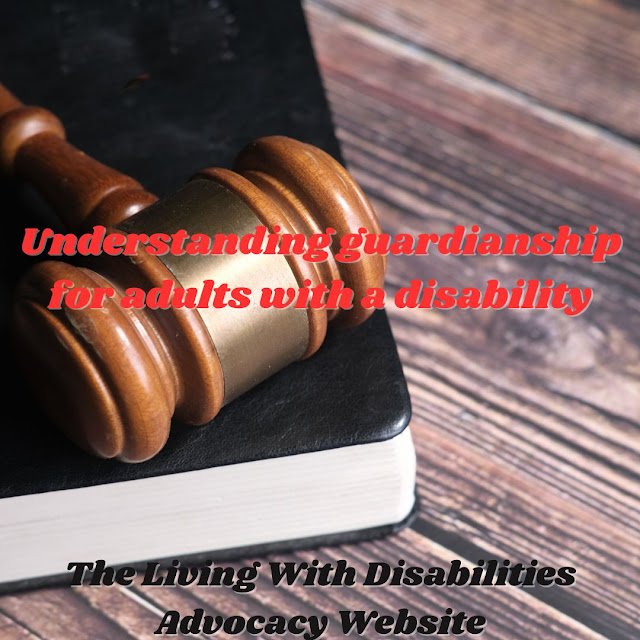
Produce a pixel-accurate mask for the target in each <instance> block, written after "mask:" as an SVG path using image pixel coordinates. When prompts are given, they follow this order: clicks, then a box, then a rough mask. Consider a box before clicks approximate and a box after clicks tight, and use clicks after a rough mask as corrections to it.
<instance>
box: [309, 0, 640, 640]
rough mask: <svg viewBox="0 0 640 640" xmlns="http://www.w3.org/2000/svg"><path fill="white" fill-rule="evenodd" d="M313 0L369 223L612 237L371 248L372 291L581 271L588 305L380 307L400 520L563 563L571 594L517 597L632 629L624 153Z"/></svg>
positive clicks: (632, 305) (633, 535)
mask: <svg viewBox="0 0 640 640" xmlns="http://www.w3.org/2000/svg"><path fill="white" fill-rule="evenodd" d="M321 4H327V3H309V4H308V5H307V12H308V15H309V17H310V21H311V26H312V34H313V37H314V42H315V45H316V52H317V54H318V56H319V59H320V62H321V66H322V68H323V71H324V78H325V83H326V86H327V89H328V92H329V97H330V101H331V103H332V107H333V112H334V115H335V120H336V124H337V126H338V132H339V136H340V138H341V140H342V142H343V147H344V151H345V155H346V158H347V161H348V163H349V166H350V168H351V170H352V171H354V173H355V175H356V177H357V179H358V180H359V181H360V183H361V184H363V186H364V187H365V189H366V190H367V192H368V194H369V195H370V196H372V199H373V203H374V206H375V208H376V210H377V211H378V213H379V215H380V217H381V219H382V221H383V226H384V227H385V228H386V229H385V230H387V231H389V232H399V231H408V232H412V233H418V232H425V231H434V232H437V233H438V232H439V233H442V232H444V231H447V230H450V229H451V227H452V226H453V225H454V224H465V225H467V226H469V225H471V224H473V223H479V224H481V226H482V228H483V229H484V230H493V231H498V232H506V231H518V230H520V231H529V232H533V231H535V230H538V231H539V230H552V229H554V228H556V227H557V226H558V225H561V224H571V226H573V227H574V228H576V229H579V228H584V227H585V226H586V225H587V224H597V225H599V226H600V227H601V229H603V230H604V229H609V230H614V229H618V230H620V232H621V233H623V235H624V237H625V241H626V242H627V244H626V246H625V248H624V250H623V252H622V253H621V254H620V255H619V256H616V258H615V259H611V260H610V261H609V262H608V263H607V264H606V265H593V264H590V263H585V262H583V261H575V260H571V259H569V258H563V259H561V260H545V259H543V260H540V259H536V258H527V259H520V258H492V259H488V260H487V259H485V258H470V259H467V258H447V257H444V256H439V255H431V256H428V257H411V258H404V259H401V258H393V259H390V260H389V274H388V285H389V290H390V291H392V292H393V291H394V290H397V288H399V287H400V286H403V285H405V284H406V283H407V282H408V281H409V280H410V279H411V278H415V277H418V278H422V279H424V280H426V279H427V278H431V277H433V278H436V279H437V280H438V281H439V282H440V283H441V284H452V285H454V286H458V287H459V286H463V285H464V284H468V285H473V286H482V283H483V282H484V281H486V279H488V278H491V277H497V278H499V279H500V280H501V282H512V281H514V280H515V279H516V278H517V277H525V278H547V277H552V278H554V279H556V280H558V281H559V280H562V281H566V282H570V283H574V284H578V283H581V286H586V285H587V283H588V286H592V287H593V288H594V289H595V300H594V302H593V304H592V306H591V307H590V309H589V310H588V312H587V313H585V314H584V315H583V316H581V317H579V318H574V319H571V318H567V317H564V316H562V315H561V314H554V313H553V312H542V313H540V312H537V313H536V312H533V313H527V312H520V311H499V312H460V311H458V312H446V313H444V312H441V313H438V312H428V311H415V312H408V311H406V310H397V309H394V308H393V306H390V307H388V308H389V311H390V312H391V314H392V321H393V328H394V334H395V336H396V339H397V340H398V341H399V345H400V352H401V356H402V359H403V363H404V365H405V372H406V374H407V376H408V379H409V381H410V385H411V393H412V399H413V404H414V412H415V416H414V421H413V426H414V433H415V435H416V443H417V448H418V452H419V464H418V470H419V483H420V488H421V496H422V498H423V517H422V519H421V521H420V522H419V523H418V525H417V530H419V531H421V532H423V533H424V534H425V535H428V536H431V537H434V538H435V539H437V540H438V541H439V542H441V543H443V544H445V545H446V546H448V547H450V548H451V549H455V550H457V551H458V552H459V553H461V554H463V555H465V554H467V555H469V554H477V553H481V554H491V555H492V557H500V556H504V557H508V558H517V559H519V560H522V561H525V560H530V559H531V558H533V557H535V556H538V555H544V557H545V561H547V562H549V563H550V564H556V565H557V564H558V563H560V564H561V563H562V562H563V561H564V562H569V563H573V564H574V565H575V566H577V567H579V575H580V578H579V580H578V582H577V584H576V585H575V587H573V588H572V589H571V590H565V591H564V592H562V593H554V594H553V597H552V598H551V597H547V596H546V595H544V594H541V593H539V592H538V593H536V594H535V595H536V597H539V598H544V599H547V600H549V601H553V604H554V606H556V607H558V608H560V609H561V610H563V611H566V612H567V613H570V615H572V616H575V617H576V618H577V619H580V620H582V621H583V622H585V624H587V625H589V626H590V627H591V628H593V629H595V630H597V631H599V632H601V633H603V634H605V635H607V637H610V638H631V637H635V635H636V634H637V630H638V628H639V627H638V619H637V618H638V617H637V611H638V606H639V603H640V598H639V591H638V587H639V584H638V580H637V577H638V576H639V575H640V564H639V559H638V535H639V534H638V530H639V528H640V512H639V509H638V500H637V496H638V493H639V492H640V484H639V483H638V475H637V469H638V460H639V457H638V454H639V452H640V439H639V436H638V434H639V433H640V430H639V429H638V427H639V426H640V425H639V424H638V416H640V391H639V390H640V375H639V373H640V372H639V371H638V368H637V362H638V359H639V358H638V356H639V350H638V344H639V343H640V326H638V323H636V322H635V320H634V318H635V315H636V313H637V302H636V299H637V291H638V286H639V285H640V278H638V264H639V261H638V255H637V253H636V251H635V250H634V248H633V247H632V246H630V245H632V244H633V243H634V240H635V239H636V238H637V237H638V232H639V227H638V217H637V215H636V212H637V210H638V198H637V195H638V194H637V192H636V186H637V185H638V184H640V183H639V182H638V177H639V176H638V171H639V170H640V154H639V153H638V149H637V147H636V146H635V145H633V144H630V143H628V142H625V141H623V140H620V139H618V138H615V137H613V136H610V135H608V134H607V133H605V132H603V131H602V130H600V129H598V128H596V127H591V126H589V125H584V124H577V123H576V122H575V120H573V119H572V118H569V117H566V116H563V115H561V114H558V113H556V112H554V111H553V110H550V109H546V108H542V107H539V106H535V105H532V104H531V103H529V102H527V101H524V100H523V99H522V98H521V97H520V96H516V95H514V94H513V93H512V92H510V91H508V90H507V89H503V88H499V87H496V86H495V85H494V84H493V83H490V82H487V81H486V80H483V79H481V78H478V77H476V76H474V75H473V74H470V73H469V72H468V71H467V70H465V69H461V68H459V67H455V66H452V65H447V64H444V63H443V62H442V61H441V60H440V59H438V58H435V57H434V56H431V55H430V54H428V53H425V52H422V51H419V50H416V48H415V47H412V46H408V45H406V44H405V43H404V39H403V38H400V41H399V40H398V38H396V37H395V36H396V35H397V34H395V33H394V34H393V35H390V36H389V37H386V36H385V35H384V34H381V33H379V32H377V31H372V30H371V29H370V28H368V27H367V26H366V25H363V24H362V23H360V22H357V21H355V20H347V19H345V16H344V15H341V14H339V13H336V12H334V11H333V10H332V9H331V8H329V9H328V8H326V7H325V6H320V5H321ZM356 4H357V3H356ZM401 35H402V34H401ZM344 60H349V65H348V66H347V65H345V64H344V62H343V61H344ZM594 143H595V144H594ZM604 163H606V171H604V170H602V171H598V167H599V166H600V167H602V166H604ZM623 254H626V255H624V256H623ZM478 557H480V556H478ZM476 559H477V558H476ZM620 567H622V570H620ZM629 576H632V578H631V585H630V584H629ZM538 591H540V590H538Z"/></svg>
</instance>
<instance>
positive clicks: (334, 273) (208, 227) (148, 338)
mask: <svg viewBox="0 0 640 640" xmlns="http://www.w3.org/2000/svg"><path fill="white" fill-rule="evenodd" d="M0 172H1V173H3V174H4V175H5V176H7V177H11V178H15V179H19V180H23V181H27V182H29V183H30V184H32V185H33V186H34V187H35V189H36V190H37V191H38V192H39V193H40V194H41V195H42V196H44V198H45V199H46V200H47V201H48V202H49V203H50V204H51V206H52V207H53V208H54V210H55V211H56V213H57V214H58V216H59V217H60V219H61V221H62V223H63V224H64V225H65V226H66V227H67V228H68V229H69V231H82V230H89V229H94V228H95V227H96V226H100V225H101V226H104V227H106V229H107V231H117V232H118V233H121V234H125V235H126V234H132V233H147V234H149V233H153V232H166V233H172V232H176V231H178V230H186V231H187V232H189V233H206V234H209V235H214V234H218V233H226V234H230V233H234V234H237V235H238V236H242V235H244V234H247V233H250V232H252V231H255V230H256V228H258V227H266V228H267V229H268V230H273V229H274V227H275V229H276V230H280V231H279V232H280V233H285V232H286V233H290V234H303V235H304V236H305V237H310V236H311V235H313V234H317V233H322V232H324V231H325V230H326V229H328V228H332V229H335V236H334V238H335V239H334V242H333V244H332V246H331V250H330V251H328V252H327V253H328V258H327V260H325V261H320V262H311V261H308V260H305V259H303V258H302V257H301V256H300V255H297V254H291V255H280V254H272V255H264V254H261V255H247V254H239V253H236V254H223V255H198V256H193V255H173V254H167V255H164V256H158V255H152V254H151V253H149V252H147V251H145V250H144V247H138V249H137V251H136V253H135V255H128V256H127V255H119V256H106V255H102V256H97V257H93V258H91V259H90V260H88V261H86V262H84V263H80V264H79V265H77V266H76V265H75V264H70V263H67V262H63V261H58V260H45V261H42V262H39V263H37V264H35V266H33V267H32V268H31V269H30V270H29V271H28V272H27V273H26V274H25V275H24V276H23V278H22V279H21V281H20V283H19V285H18V287H17V290H16V296H15V303H14V308H13V326H14V333H15V345H16V352H17V355H18V358H19V360H20V361H21V363H22V365H23V369H24V371H25V373H26V376H27V378H28V381H29V383H30V386H31V387H32V389H33V390H34V392H35V394H36V395H37V397H38V398H39V400H40V401H41V403H42V405H43V407H44V408H45V410H46V412H47V413H48V415H49V416H50V417H51V419H52V420H53V422H54V423H55V424H57V426H58V427H59V428H60V429H62V430H63V432H65V433H66V434H67V435H68V436H69V437H70V438H71V439H72V440H73V441H74V442H75V443H76V444H77V445H79V446H80V447H82V448H83V449H85V450H87V451H89V452H91V453H93V454H95V455H97V456H99V457H103V458H117V459H119V460H122V461H126V462H141V461H144V460H147V459H149V458H151V457H153V456H154V455H155V454H156V453H158V452H159V451H160V450H161V449H162V447H163V446H164V444H165V443H166V440H167V438H168V436H169V431H170V427H171V422H172V418H174V417H175V419H176V421H178V422H180V423H184V424H191V425H204V424H206V423H209V422H210V421H211V420H213V418H214V417H215V416H216V415H217V414H218V412H219V411H220V409H221V408H222V407H223V406H224V405H225V404H227V403H229V402H230V401H232V400H233V399H234V398H236V397H238V396H239V395H241V394H242V393H244V392H245V391H248V390H249V389H251V388H252V387H254V386H255V385H257V384H259V383H260V382H261V381H263V380H265V379H266V378H267V377H268V376H270V375H272V374H273V373H275V372H277V371H279V370H280V369H282V368H283V367H285V366H287V365H288V364H290V363H291V362H294V361H296V360H300V359H303V358H308V357H310V356H311V355H313V354H314V353H315V352H316V351H317V350H318V349H319V348H320V346H321V345H322V343H323V341H324V339H325V336H326V332H327V325H328V323H329V322H331V323H332V324H333V325H339V326H345V327H348V326H355V325H358V324H360V323H362V322H364V321H365V320H366V319H367V317H368V316H369V315H370V314H371V312H372V311H371V310H370V309H367V308H364V307H363V306H362V304H360V302H359V301H360V300H362V297H363V296H364V294H365V293H366V291H367V289H368V288H369V287H382V286H383V283H384V273H385V267H386V262H385V257H384V256H381V255H377V254H375V255H364V256H362V258H361V259H360V260H358V261H355V262H349V263H344V262H340V261H337V260H336V259H335V253H336V249H337V245H336V241H337V239H338V238H340V237H342V236H344V235H345V234H349V233H357V232H358V231H359V230H361V229H365V230H366V231H367V232H370V233H380V226H379V223H378V220H377V218H376V215H375V213H374V211H373V209H372V207H371V205H370V203H369V202H368V200H367V198H366V197H365V195H364V194H363V192H362V190H361V189H360V188H359V186H358V185H357V184H356V182H355V181H354V180H353V178H352V177H351V176H350V175H349V174H348V173H347V171H346V170H345V169H344V168H343V167H342V166H341V165H340V164H339V163H338V162H337V161H336V160H334V159H333V158H332V157H331V156H329V155H328V154H326V153H325V152H323V151H321V150H320V149H318V148H316V147H314V146H312V145H309V144H305V143H302V142H299V141H297V140H293V139H290V138H286V137H282V136H270V137H264V138H260V139H258V140H256V141H254V142H252V143H250V144H249V145H248V146H246V147H245V148H244V149H243V150H242V151H241V152H240V153H239V155H238V156H237V158H236V160H235V162H234V165H233V170H228V169H222V168H208V169H204V170H202V171H200V172H198V173H196V174H195V175H194V176H193V178H191V180H190V181H189V182H187V184H186V185H185V186H183V187H182V188H181V189H180V190H179V191H177V192H176V193H175V194H173V195H171V196H169V197H167V198H164V199H162V200H158V198H157V197H156V196H154V195H153V194H151V193H149V192H147V191H145V189H144V188H143V187H142V185H140V184H139V183H138V182H137V181H136V180H134V179H133V178H131V177H128V176H126V175H123V174H121V173H119V172H117V171H115V170H114V169H111V168H109V167H106V166H105V165H103V164H101V163H99V162H98V161H96V160H94V159H92V158H90V157H89V156H87V155H85V154H84V153H82V152H81V151H79V150H77V149H76V148H74V147H73V146H72V145H71V144H69V143H68V142H67V141H66V140H65V131H64V127H63V125H62V123H61V122H60V121H59V120H58V118H57V117H56V116H55V115H54V114H52V113H51V112H49V111H47V110H46V109H43V108H40V107H32V106H25V105H23V104H22V103H21V102H20V101H19V100H18V99H17V98H16V97H15V96H14V95H13V94H12V93H10V92H9V91H8V90H7V89H6V88H4V87H3V86H2V85H0ZM60 280H68V281H71V282H72V283H73V284H74V285H75V286H78V287H85V288H87V289H89V290H95V289H97V288H99V287H102V288H104V289H108V288H110V290H113V291H114V292H115V295H114V296H113V297H108V298H105V299H104V303H103V305H102V307H101V308H97V309H96V308H90V307H85V308H75V309H74V308H71V307H70V306H68V305H67V306H65V305H61V308H60V309H50V308H48V303H49V301H50V299H51V294H52V290H53V287H54V285H55V283H56V282H58V281H60ZM167 280H170V281H172V282H173V283H174V284H175V285H176V287H183V288H188V287H190V286H195V287H198V286H200V287H201V286H202V283H203V282H204V281H205V280H212V281H214V282H216V283H226V284H230V283H233V284H234V285H238V284H243V285H245V286H248V287H252V288H254V289H256V288H259V287H263V286H281V287H301V286H302V285H303V283H310V284H311V286H316V285H319V284H321V283H324V284H325V285H327V286H329V285H330V283H332V282H334V281H336V280H339V281H342V282H343V283H344V285H345V287H349V288H350V289H352V290H353V293H354V302H353V305H352V306H351V308H348V309H343V308H338V309H327V308H311V306H309V305H307V306H306V307H305V308H296V307H295V306H289V307H286V308H283V309H274V308H263V307H262V306H260V305H257V304H251V305H249V306H248V307H246V308H242V309H235V308H211V307H206V308H200V309H198V308H185V307H182V308H178V307H175V306H170V307H169V308H166V309H149V308H147V307H143V308H124V307H123V306H122V305H121V304H119V300H120V299H121V296H122V295H123V292H124V291H125V290H127V289H128V288H129V287H139V288H141V289H144V290H149V289H151V288H153V287H157V286H159V285H160V284H161V283H162V282H164V281H167Z"/></svg>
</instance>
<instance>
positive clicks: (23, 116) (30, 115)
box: [0, 84, 157, 230]
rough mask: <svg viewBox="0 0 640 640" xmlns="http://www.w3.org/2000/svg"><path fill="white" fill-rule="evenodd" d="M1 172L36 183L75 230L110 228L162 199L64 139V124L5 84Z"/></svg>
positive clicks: (0, 109) (0, 108)
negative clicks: (14, 93)
mask: <svg viewBox="0 0 640 640" xmlns="http://www.w3.org/2000/svg"><path fill="white" fill-rule="evenodd" d="M0 173H2V174H4V175H6V176H15V177H17V178H19V179H21V180H25V181H27V182H29V183H30V184H32V185H33V186H34V187H35V188H36V189H37V190H38V191H39V192H40V193H41V194H42V196H44V198H45V199H46V200H47V201H48V202H49V203H50V204H51V205H52V206H53V208H54V209H55V210H56V212H57V214H58V216H59V218H60V219H61V220H62V222H63V223H64V224H65V225H66V226H67V227H68V228H69V229H71V230H77V229H81V228H87V227H91V226H93V225H96V224H102V225H105V226H110V225H114V224H117V223H118V222H120V221H122V220H124V219H126V218H128V217H130V216H132V215H134V214H135V213H137V212H138V211H140V210H141V209H144V208H145V207H148V206H149V205H150V204H153V203H154V202H155V201H156V200H157V197H156V196H154V195H153V194H151V193H149V192H148V191H145V190H144V188H143V187H142V185H140V183H138V182H137V181H135V180H134V179H133V178H130V177H129V176H126V175H124V174H122V173H119V172H118V171H115V170H114V169H111V168H109V167H107V166H105V165H103V164H101V163H100V162H97V161H96V160H94V159H93V158H90V157H89V156H87V155H85V154H84V153H82V151H79V150H78V149H76V148H75V147H73V146H72V145H71V144H69V143H68V142H67V141H66V140H65V131H64V127H63V126H62V123H61V122H60V120H58V118H56V116H55V115H53V114H52V113H51V112H50V111H47V110H46V109H42V108H40V107H28V106H25V105H24V104H22V102H20V100H18V98H16V96H14V95H13V94H12V93H11V92H10V91H9V90H8V89H6V88H5V87H4V86H3V85H2V84H0Z"/></svg>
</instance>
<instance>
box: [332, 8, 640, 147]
mask: <svg viewBox="0 0 640 640" xmlns="http://www.w3.org/2000/svg"><path fill="white" fill-rule="evenodd" d="M323 3H324V4H326V5H327V6H332V7H333V8H334V9H335V10H336V11H339V12H340V13H342V14H343V15H345V16H349V17H352V18H356V19H357V20H358V21H361V22H363V23H365V24H367V25H370V26H371V27H373V28H375V29H376V30H378V31H380V32H383V33H387V34H390V35H391V36H392V37H393V38H394V39H397V40H401V41H404V42H407V43H410V44H412V45H414V46H415V47H416V48H417V49H419V50H428V51H431V52H433V53H435V54H437V55H438V56H441V57H443V58H445V59H446V60H447V61H451V62H454V63H456V64H457V65H463V66H465V67H467V68H468V69H470V70H472V71H474V72H475V73H477V74H481V75H482V76H485V77H486V78H488V79H490V80H493V81H497V82H499V83H501V84H504V85H507V86H509V87H512V88H514V89H516V90H518V91H519V92H521V93H522V94H523V95H524V96H526V97H529V98H530V99H532V100H533V101H535V102H540V103H543V104H546V105H550V106H552V107H554V108H556V109H558V110H561V111H565V112H567V113H570V114H573V115H575V116H577V117H579V118H584V119H585V120H589V121H592V122H596V123H598V124H599V125H601V126H603V127H605V128H608V129H611V130H613V131H616V132H617V133H619V134H621V135H624V136H628V137H631V138H634V139H638V136H639V134H640V67H639V65H638V56H640V10H639V9H640V6H638V4H637V3H634V2H616V1H615V0H538V1H537V2H528V1H527V0H515V1H514V0H477V1H474V2H469V1H468V0H429V2H426V3H425V2H421V0H398V1H396V2H385V1H384V0H323ZM620 98H623V99H620Z"/></svg>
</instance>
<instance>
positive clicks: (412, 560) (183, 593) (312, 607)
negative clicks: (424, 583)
mask: <svg viewBox="0 0 640 640" xmlns="http://www.w3.org/2000/svg"><path fill="white" fill-rule="evenodd" d="M316 558H317V559H319V560H320V561H321V562H334V563H335V561H336V560H339V559H343V558H344V559H347V560H348V562H349V564H350V566H353V567H354V568H355V569H356V570H357V571H358V573H359V575H364V574H365V573H366V569H367V566H368V563H369V562H374V561H380V562H389V563H391V564H394V565H395V563H397V561H398V559H399V558H402V559H404V560H406V561H407V562H408V563H409V564H415V565H418V566H425V567H429V566H447V565H448V563H449V562H450V561H451V560H452V559H454V558H455V554H453V553H452V552H451V551H448V550H447V549H445V548H443V547H442V546H440V545H438V544H436V543H434V542H432V541H430V540H428V539H426V538H424V537H423V536H421V535H420V534H418V533H416V532H415V531H411V530H405V531H404V532H402V533H400V534H398V535H397V536H392V537H391V538H389V539H387V540H385V541H378V542H371V543H365V544H361V545H348V546H343V547H338V548H323V549H318V550H313V551H305V552H300V553H296V554H293V555H290V556H288V557H287V559H288V560H296V561H299V562H302V561H307V562H311V561H312V560H314V559H316ZM282 559H283V558H282V557H281V556H277V557H275V556H274V557H273V558H260V561H261V562H262V563H263V564H264V565H265V569H266V563H267V562H268V561H269V560H273V561H276V562H277V561H282ZM252 561H253V559H251V558H250V559H246V560H245V561H243V562H242V563H234V564H235V566H241V565H246V564H248V563H250V562H252ZM530 600H531V599H530V598H529V596H528V595H527V594H526V593H525V592H524V591H523V590H519V589H516V588H514V587H504V588H493V589H474V588H470V587H468V588H457V589H447V588H427V587H415V588H413V589H408V588H403V589H394V588H375V587H369V588H367V587H362V586H361V585H358V586H355V587H353V588H346V587H345V588H333V587H328V588H315V589H309V588H303V587H300V586H297V585H296V586H293V587H286V586H285V587H274V586H273V585H270V584H269V580H268V579H264V580H262V579H261V580H259V582H258V585H257V588H256V589H255V590H254V591H252V592H250V593H247V594H237V593H233V592H232V591H230V590H229V589H224V588H216V587H211V588H203V587H198V588H191V587H187V588H175V589H168V588H167V589H149V588H146V589H139V588H136V587H132V588H128V589H127V588H121V587H101V588H99V589H92V588H88V587H85V588H83V589H78V590H67V591H65V590H55V591H52V590H49V591H42V592H37V593H33V594H25V595H23V596H20V602H18V599H17V598H8V597H5V598H1V599H0V609H2V610H6V611H8V612H10V614H11V615H12V616H14V617H15V619H16V620H17V621H18V624H19V623H20V622H24V624H25V626H26V625H29V627H30V628H31V629H33V630H34V632H35V633H37V634H38V635H37V636H33V637H43V638H51V639H52V640H58V638H65V637H66V638H68V637H74V638H75V637H89V635H84V636H83V635H77V636H76V635H71V634H72V633H73V632H76V633H78V626H77V624H74V623H73V621H71V620H70V618H71V616H74V615H75V616H77V617H78V618H79V619H80V621H81V623H82V624H84V625H85V627H84V628H85V631H84V633H85V634H88V633H89V632H90V633H91V634H92V635H91V637H92V638H93V637H96V638H102V637H109V636H105V635H104V634H105V633H109V631H108V630H109V629H111V633H112V634H113V635H112V636H111V637H117V638H136V639H137V638H140V639H142V638H148V637H151V635H152V633H153V631H154V630H155V629H156V628H157V626H158V625H159V623H160V620H161V617H162V615H163V613H164V611H166V610H169V609H177V610H179V611H181V612H183V614H184V615H187V614H188V613H189V612H192V611H193V610H194V609H195V608H204V609H205V611H206V612H208V613H215V614H219V615H223V616H232V615H245V616H249V615H263V616H265V617H268V616H270V615H274V614H277V615H285V616H293V615H328V616H329V619H330V622H329V631H328V634H327V637H330V638H337V637H342V634H341V632H340V616H339V611H340V610H365V611H371V610H374V609H375V610H377V611H380V612H387V613H391V614H393V613H394V612H395V613H397V611H398V609H400V608H403V607H406V608H408V609H409V610H410V611H411V612H412V613H413V614H414V615H425V614H427V613H434V614H436V615H441V614H442V613H443V612H444V610H445V609H446V608H447V607H452V608H453V609H454V611H456V612H458V611H466V612H467V613H468V614H469V615H472V614H473V613H482V614H483V615H486V616H487V617H488V620H489V621H488V624H487V628H486V631H485V633H484V634H483V637H485V638H488V639H490V640H494V639H496V640H497V639H500V640H513V639H520V638H522V639H523V640H524V639H527V640H536V639H540V640H543V639H546V638H549V634H550V633H553V638H557V639H558V640H601V639H602V638H603V636H601V635H599V634H597V633H595V632H593V631H591V630H589V629H588V628H587V627H585V626H584V625H583V624H581V623H579V622H576V621H575V620H572V619H571V618H570V617H569V616H567V615H565V614H563V613H561V612H559V611H558V610H556V609H554V608H553V607H551V606H548V605H546V604H542V603H536V606H531V604H530ZM18 604H20V606H18ZM52 605H53V606H56V607H59V608H64V612H63V613H61V614H58V617H59V618H60V620H58V621H56V620H54V619H48V618H47V615H48V614H52V613H54V610H52V609H51V606H52ZM87 605H90V606H87ZM57 610H58V609H55V611H57ZM67 612H68V613H67ZM65 625H66V626H65ZM15 628H19V627H17V626H16V627H15ZM0 629H1V627H0ZM65 630H66V632H67V635H66V636H64V635H63V633H64V632H65ZM0 637H3V640H4V636H0ZM16 637H17V638H20V640H22V637H21V636H16ZM24 637H25V639H29V640H30V638H31V636H28V635H26V636H24ZM216 637H222V638H227V637H232V636H227V635H225V634H218V635H217V636H216ZM243 637H250V636H243ZM265 637H266V636H265ZM363 637H365V638H375V637H378V636H377V634H375V633H373V632H368V633H366V634H365V635H364V636H363Z"/></svg>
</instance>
